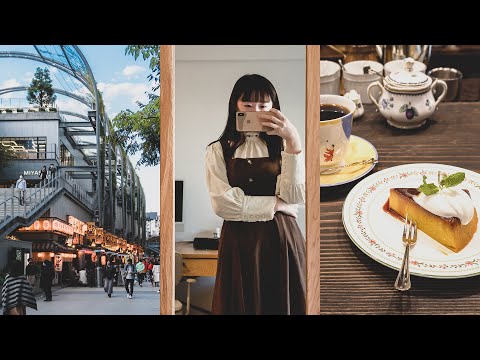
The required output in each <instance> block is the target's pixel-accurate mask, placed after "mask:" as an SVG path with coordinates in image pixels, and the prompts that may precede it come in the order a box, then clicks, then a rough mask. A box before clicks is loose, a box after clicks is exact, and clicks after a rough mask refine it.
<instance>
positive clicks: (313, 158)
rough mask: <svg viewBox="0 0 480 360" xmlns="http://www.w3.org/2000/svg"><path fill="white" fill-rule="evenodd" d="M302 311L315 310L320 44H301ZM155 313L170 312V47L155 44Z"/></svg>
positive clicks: (172, 183)
mask: <svg viewBox="0 0 480 360" xmlns="http://www.w3.org/2000/svg"><path fill="white" fill-rule="evenodd" d="M305 84H306V89H305V91H306V93H305V99H306V104H305V106H306V108H305V109H306V110H305V167H306V169H305V176H306V177H305V182H306V204H305V207H306V209H305V213H306V236H305V238H306V249H307V269H306V271H307V272H306V273H307V299H306V301H307V309H306V310H307V314H309V315H319V314H320V151H319V149H320V45H307V46H306V81H305ZM160 122H161V124H160V314H161V315H175V308H174V305H175V283H174V253H175V251H174V244H175V231H174V229H175V218H174V214H175V203H174V197H173V194H174V193H175V46H174V45H160Z"/></svg>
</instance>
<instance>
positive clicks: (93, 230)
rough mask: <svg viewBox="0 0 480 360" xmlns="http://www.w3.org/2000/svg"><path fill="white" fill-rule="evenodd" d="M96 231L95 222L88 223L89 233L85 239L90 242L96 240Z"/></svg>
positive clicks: (86, 233) (87, 232)
mask: <svg viewBox="0 0 480 360" xmlns="http://www.w3.org/2000/svg"><path fill="white" fill-rule="evenodd" d="M96 229H97V228H96V227H95V222H87V231H86V232H85V237H86V238H87V240H88V241H89V242H91V241H93V240H95V237H96Z"/></svg>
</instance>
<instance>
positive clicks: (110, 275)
mask: <svg viewBox="0 0 480 360" xmlns="http://www.w3.org/2000/svg"><path fill="white" fill-rule="evenodd" d="M116 272H117V269H115V266H113V265H112V262H111V261H110V260H108V261H107V266H105V269H104V270H103V279H104V283H105V284H104V286H103V289H104V290H105V292H106V293H107V295H108V297H112V291H113V279H114V277H115V273H116Z"/></svg>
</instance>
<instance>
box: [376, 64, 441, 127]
mask: <svg viewBox="0 0 480 360" xmlns="http://www.w3.org/2000/svg"><path fill="white" fill-rule="evenodd" d="M414 64H415V61H414V60H413V59H412V58H407V59H405V61H404V70H402V71H396V72H392V73H391V74H390V75H388V76H387V77H386V78H384V80H383V84H382V83H381V82H380V81H375V82H373V83H372V84H370V86H369V87H368V89H367V93H368V96H369V97H370V99H371V100H372V102H373V103H374V104H375V105H376V106H377V108H378V110H379V111H380V113H381V114H382V115H383V116H384V117H385V119H387V122H388V123H389V124H390V125H392V126H394V127H396V128H400V129H413V128H417V127H420V126H422V125H423V124H425V122H426V121H427V119H428V118H429V117H430V116H432V115H433V113H434V112H435V109H436V106H437V105H438V103H439V102H440V101H442V99H443V97H444V96H445V94H446V93H447V84H446V83H445V81H442V80H438V79H435V80H432V78H431V77H430V76H428V75H426V74H424V73H423V72H419V71H414V70H413V65H414ZM375 87H379V88H380V91H381V94H380V97H378V98H377V99H375V98H374V97H373V94H375V93H377V92H376V91H372V90H373V89H374V88H375ZM439 91H441V93H440V94H438V92H439ZM434 95H436V96H437V98H436V99H435V96H434Z"/></svg>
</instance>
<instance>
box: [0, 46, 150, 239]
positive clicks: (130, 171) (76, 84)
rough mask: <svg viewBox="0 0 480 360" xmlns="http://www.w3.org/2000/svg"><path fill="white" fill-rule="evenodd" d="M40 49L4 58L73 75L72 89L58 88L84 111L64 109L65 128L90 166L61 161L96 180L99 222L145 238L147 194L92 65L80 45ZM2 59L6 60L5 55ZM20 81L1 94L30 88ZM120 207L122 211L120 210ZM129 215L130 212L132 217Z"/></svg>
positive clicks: (4, 53)
mask: <svg viewBox="0 0 480 360" xmlns="http://www.w3.org/2000/svg"><path fill="white" fill-rule="evenodd" d="M33 46H34V48H35V50H36V53H34V52H32V53H29V52H23V51H0V58H19V59H27V60H32V61H38V62H42V63H44V64H47V65H49V66H52V67H55V68H56V69H58V70H59V72H61V74H63V75H61V76H62V77H63V76H64V75H66V76H67V77H70V79H73V81H72V80H70V81H71V83H72V84H73V85H72V86H71V87H70V89H65V88H64V89H60V88H54V91H55V93H57V94H61V95H64V96H67V97H68V98H70V99H73V100H75V101H77V102H78V103H80V104H82V106H83V109H84V110H82V111H71V110H62V109H59V111H58V112H59V114H60V118H61V121H60V125H59V126H60V128H62V129H63V131H64V135H65V137H66V138H67V139H68V141H69V142H70V144H71V145H72V146H73V147H74V148H75V149H78V150H80V151H81V153H82V154H83V159H84V161H85V163H86V165H81V166H78V165H77V166H76V165H70V164H69V166H60V167H61V168H64V170H65V171H67V172H68V173H69V174H70V176H71V177H72V178H73V179H75V178H77V179H91V180H92V181H93V182H94V183H93V188H94V191H93V192H92V193H93V194H92V195H95V196H96V204H97V209H96V211H95V220H96V221H97V222H98V223H99V227H103V228H105V229H106V230H107V231H110V232H111V233H115V234H117V235H120V236H123V237H125V238H127V239H128V240H130V241H136V242H143V241H144V239H145V234H146V228H145V224H146V221H145V193H144V191H143V188H142V186H141V184H140V180H139V177H138V175H137V174H136V173H135V170H134V166H133V165H132V163H131V162H130V160H129V159H128V156H127V154H126V152H125V150H124V149H123V148H122V147H121V146H120V145H118V144H115V141H114V137H113V136H111V135H112V132H113V131H114V130H113V126H112V124H111V121H110V119H109V118H108V115H107V113H106V111H105V106H104V104H103V100H102V97H101V93H100V92H99V91H98V88H97V83H96V81H95V77H94V74H93V72H92V69H91V68H90V65H89V64H88V62H87V60H86V59H85V56H84V55H83V53H82V52H81V50H80V49H79V47H78V46H76V45H33ZM0 61H1V60H0ZM27 89H28V87H25V86H15V87H9V88H4V89H0V95H2V94H7V93H10V92H15V91H26V90H27ZM119 210H120V212H121V214H117V212H118V211H119ZM127 214H128V215H129V216H127Z"/></svg>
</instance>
